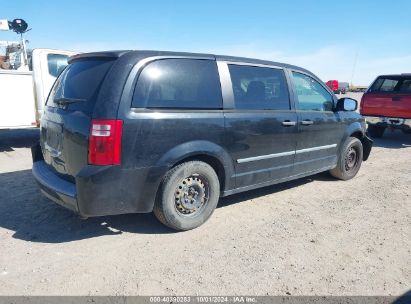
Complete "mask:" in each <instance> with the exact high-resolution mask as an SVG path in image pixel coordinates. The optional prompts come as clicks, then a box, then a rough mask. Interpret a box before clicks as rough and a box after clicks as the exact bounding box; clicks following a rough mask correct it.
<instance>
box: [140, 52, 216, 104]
mask: <svg viewBox="0 0 411 304" xmlns="http://www.w3.org/2000/svg"><path fill="white" fill-rule="evenodd" d="M132 106H133V107H135V108H168V109H172V108H179V109H181V108H187V109H221V108H222V107H223V102H222V97H221V85H220V80H219V77H218V70H217V64H216V62H215V61H212V60H199V59H163V60H158V61H154V62H152V63H150V64H148V65H147V66H146V67H145V68H144V69H143V71H142V72H141V73H140V76H139V78H138V81H137V84H136V88H135V91H134V96H133V102H132Z"/></svg>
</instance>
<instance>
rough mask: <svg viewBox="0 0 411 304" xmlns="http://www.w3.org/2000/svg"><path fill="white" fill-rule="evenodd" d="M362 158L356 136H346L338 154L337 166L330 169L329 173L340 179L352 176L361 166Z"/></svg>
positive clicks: (360, 144) (361, 150)
mask: <svg viewBox="0 0 411 304" xmlns="http://www.w3.org/2000/svg"><path fill="white" fill-rule="evenodd" d="M362 158H363V147H362V143H361V141H360V140H359V139H358V138H356V137H348V138H347V139H346V141H345V142H344V144H343V146H342V147H341V150H340V155H338V160H337V167H335V168H334V169H331V170H330V173H331V175H332V176H334V177H336V178H338V179H342V180H349V179H351V178H353V177H354V176H355V175H356V174H357V173H358V171H359V170H360V168H361V164H362Z"/></svg>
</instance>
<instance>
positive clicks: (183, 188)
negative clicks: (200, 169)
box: [174, 174, 210, 216]
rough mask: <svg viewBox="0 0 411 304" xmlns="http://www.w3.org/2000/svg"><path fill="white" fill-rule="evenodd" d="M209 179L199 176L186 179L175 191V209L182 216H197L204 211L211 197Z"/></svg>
mask: <svg viewBox="0 0 411 304" xmlns="http://www.w3.org/2000/svg"><path fill="white" fill-rule="evenodd" d="M209 194H210V187H209V185H208V182H207V179H206V178H205V177H204V176H201V175H199V174H193V175H190V176H189V177H186V178H184V179H183V180H182V181H181V182H180V183H179V184H178V185H177V187H176V189H175V191H174V201H175V204H174V205H175V208H176V210H177V212H178V213H179V214H180V215H183V216H195V215H197V214H199V213H200V212H201V210H203V209H204V206H205V205H206V204H207V202H208V199H209V197H210V195H209Z"/></svg>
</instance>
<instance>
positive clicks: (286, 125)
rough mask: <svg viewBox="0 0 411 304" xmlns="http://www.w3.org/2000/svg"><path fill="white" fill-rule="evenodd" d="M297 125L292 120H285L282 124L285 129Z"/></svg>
mask: <svg viewBox="0 0 411 304" xmlns="http://www.w3.org/2000/svg"><path fill="white" fill-rule="evenodd" d="M296 124H297V123H296V122H295V121H291V120H284V121H283V122H282V125H283V126H285V127H292V126H295V125H296Z"/></svg>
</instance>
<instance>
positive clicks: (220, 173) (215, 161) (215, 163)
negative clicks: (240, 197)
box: [173, 154, 225, 190]
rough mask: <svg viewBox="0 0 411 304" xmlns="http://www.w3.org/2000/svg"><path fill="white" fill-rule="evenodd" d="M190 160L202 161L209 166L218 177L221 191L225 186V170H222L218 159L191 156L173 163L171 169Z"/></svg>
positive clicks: (207, 156)
mask: <svg viewBox="0 0 411 304" xmlns="http://www.w3.org/2000/svg"><path fill="white" fill-rule="evenodd" d="M192 160H198V161H202V162H205V163H207V164H208V165H210V166H211V167H212V168H213V169H214V171H215V172H216V173H217V176H218V180H219V182H220V189H221V190H223V189H224V186H225V170H224V166H223V164H222V163H221V162H220V160H219V159H217V158H215V157H213V156H210V155H205V154H201V155H193V156H190V157H186V158H184V159H182V160H180V161H179V162H177V163H175V164H174V165H173V168H174V167H175V166H178V165H179V164H182V163H185V162H188V161H192Z"/></svg>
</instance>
